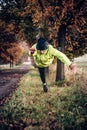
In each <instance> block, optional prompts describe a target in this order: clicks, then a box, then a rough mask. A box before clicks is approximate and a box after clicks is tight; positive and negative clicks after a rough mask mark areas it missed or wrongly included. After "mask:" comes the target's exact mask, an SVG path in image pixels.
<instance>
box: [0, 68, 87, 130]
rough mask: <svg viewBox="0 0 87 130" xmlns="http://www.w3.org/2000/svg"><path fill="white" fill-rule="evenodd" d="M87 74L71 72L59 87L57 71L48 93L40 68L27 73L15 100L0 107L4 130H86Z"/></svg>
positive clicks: (51, 73)
mask: <svg viewBox="0 0 87 130" xmlns="http://www.w3.org/2000/svg"><path fill="white" fill-rule="evenodd" d="M85 72H86V71H85V70H84V71H83V69H82V68H79V71H78V70H77V71H76V72H70V70H67V68H66V74H65V75H66V80H65V81H60V82H58V83H56V84H55V82H54V81H55V79H54V78H55V69H54V67H53V68H50V72H49V75H48V76H47V82H48V88H49V92H48V93H44V92H43V89H42V85H41V82H40V78H39V74H38V70H37V68H35V69H32V70H31V71H30V72H28V73H27V74H25V75H24V76H23V77H22V78H21V79H20V82H19V84H18V88H17V89H16V91H15V92H14V94H13V96H12V98H11V99H10V100H9V101H7V102H6V104H5V105H4V106H2V107H0V126H1V127H0V130H1V129H2V130H4V129H5V128H6V130H13V128H16V129H18V130H20V129H22V128H23V127H24V130H86V129H87V125H86V124H87V88H86V87H87V81H86V73H85Z"/></svg>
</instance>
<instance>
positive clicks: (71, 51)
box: [0, 0, 87, 80]
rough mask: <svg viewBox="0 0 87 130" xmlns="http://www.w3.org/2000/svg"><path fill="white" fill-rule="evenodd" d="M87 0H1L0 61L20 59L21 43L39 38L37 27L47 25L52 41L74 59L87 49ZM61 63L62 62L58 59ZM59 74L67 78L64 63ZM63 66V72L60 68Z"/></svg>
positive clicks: (29, 43) (45, 27)
mask: <svg viewBox="0 0 87 130" xmlns="http://www.w3.org/2000/svg"><path fill="white" fill-rule="evenodd" d="M86 13H87V1H86V0H78V1H75V0H69V1H67V0H63V1H62V0H56V1H55V0H44V1H42V0H1V1H0V62H3V63H7V62H11V61H13V62H14V63H17V62H18V61H19V60H20V58H21V56H23V54H24V51H23V48H22V46H21V45H20V44H19V43H20V41H23V40H26V41H27V43H28V46H31V45H32V44H34V43H35V42H36V40H35V36H36V34H37V28H38V27H43V28H44V29H45V35H46V37H47V40H48V41H49V43H50V44H52V45H53V46H54V47H56V48H57V49H59V50H60V51H63V52H65V53H66V54H67V55H68V56H69V57H70V58H71V59H72V58H73V57H75V56H78V55H82V54H84V53H85V52H87V18H86ZM58 66H62V64H61V63H60V62H59V61H58ZM60 68H61V69H62V70H61V69H58V68H57V69H58V71H59V74H61V75H59V77H61V78H60V79H59V78H58V76H57V78H56V80H58V79H59V80H61V79H63V78H64V75H63V73H64V69H63V68H64V67H60ZM60 70H61V72H62V73H61V72H60Z"/></svg>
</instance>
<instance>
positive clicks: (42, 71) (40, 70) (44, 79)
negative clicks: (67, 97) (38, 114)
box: [38, 67, 48, 92]
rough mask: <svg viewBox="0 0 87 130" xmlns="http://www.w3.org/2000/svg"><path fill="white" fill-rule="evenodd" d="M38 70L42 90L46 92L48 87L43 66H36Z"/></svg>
mask: <svg viewBox="0 0 87 130" xmlns="http://www.w3.org/2000/svg"><path fill="white" fill-rule="evenodd" d="M38 70H39V73H40V78H41V81H42V83H43V90H44V92H47V91H48V88H47V86H46V76H45V68H40V67H38Z"/></svg>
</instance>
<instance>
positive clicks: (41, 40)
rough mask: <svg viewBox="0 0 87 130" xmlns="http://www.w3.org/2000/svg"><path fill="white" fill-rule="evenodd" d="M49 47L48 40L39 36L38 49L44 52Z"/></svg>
mask: <svg viewBox="0 0 87 130" xmlns="http://www.w3.org/2000/svg"><path fill="white" fill-rule="evenodd" d="M47 48H48V42H47V41H46V39H45V38H39V39H38V41H37V45H36V49H37V50H39V51H42V52H44V51H45V50H46V49H47Z"/></svg>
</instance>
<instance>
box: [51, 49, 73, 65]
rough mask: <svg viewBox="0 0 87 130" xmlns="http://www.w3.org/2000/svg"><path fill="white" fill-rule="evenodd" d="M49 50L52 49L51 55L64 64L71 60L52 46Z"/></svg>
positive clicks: (68, 63)
mask: <svg viewBox="0 0 87 130" xmlns="http://www.w3.org/2000/svg"><path fill="white" fill-rule="evenodd" d="M51 51H52V55H53V56H55V57H57V58H58V59H59V60H60V61H61V62H63V63H64V64H65V65H67V66H69V65H70V64H71V61H70V60H69V58H68V57H67V56H66V55H65V54H64V53H62V52H60V51H58V50H57V49H55V48H53V47H51Z"/></svg>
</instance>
